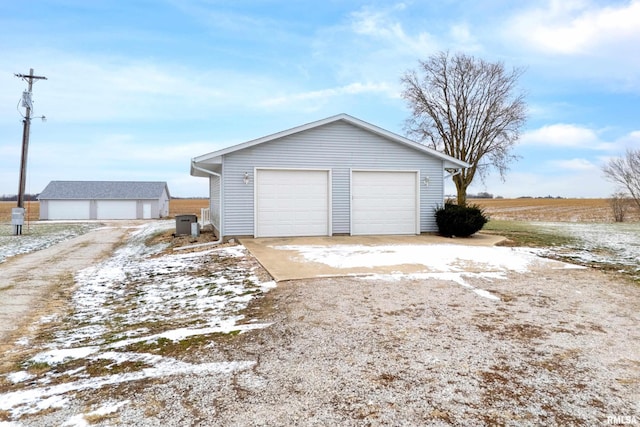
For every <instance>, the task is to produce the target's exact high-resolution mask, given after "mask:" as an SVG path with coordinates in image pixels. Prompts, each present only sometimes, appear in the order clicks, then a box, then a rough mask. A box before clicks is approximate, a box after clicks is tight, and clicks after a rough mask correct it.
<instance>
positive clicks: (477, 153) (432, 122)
mask: <svg viewBox="0 0 640 427" xmlns="http://www.w3.org/2000/svg"><path fill="white" fill-rule="evenodd" d="M522 73H523V70H522V69H517V68H514V69H513V70H512V71H510V72H507V71H506V70H505V67H504V65H503V64H502V63H491V62H487V61H484V60H482V59H476V58H474V57H473V56H468V55H465V54H455V55H450V54H449V53H448V52H440V53H438V54H436V55H433V56H431V57H430V58H429V59H428V60H426V61H420V66H419V68H418V70H417V71H416V70H409V71H407V72H405V74H404V75H403V76H402V79H401V81H402V84H403V86H404V90H403V92H402V97H403V98H404V99H405V100H406V101H407V103H408V104H409V107H410V108H411V117H410V118H409V119H408V120H407V123H406V127H407V131H408V134H409V135H410V136H411V137H414V138H416V139H418V140H420V141H422V142H423V143H424V144H426V145H428V146H430V147H431V148H434V149H436V150H439V151H442V152H444V153H445V154H448V155H450V156H453V157H456V158H458V159H460V160H464V161H465V162H467V163H469V164H470V165H471V167H470V168H468V169H466V170H463V171H462V173H459V174H457V175H454V176H453V182H454V183H455V185H456V190H457V194H458V197H457V199H458V204H459V205H465V204H466V199H467V188H468V187H469V185H470V184H471V182H472V181H473V179H474V177H475V176H476V174H478V176H479V177H480V179H484V177H485V176H486V175H487V173H488V171H489V170H490V168H491V167H495V169H497V170H498V172H499V173H500V177H501V178H502V179H503V180H504V178H505V173H506V171H507V170H508V164H509V163H510V162H511V161H513V160H515V159H516V158H517V157H516V156H514V155H513V154H511V148H512V147H513V145H514V144H515V143H516V141H517V140H518V137H519V136H520V129H521V128H522V126H523V125H524V123H525V121H526V103H525V100H524V93H522V92H519V91H517V88H516V83H517V81H518V79H519V77H520V76H521V75H522ZM483 159H484V163H481V161H483Z"/></svg>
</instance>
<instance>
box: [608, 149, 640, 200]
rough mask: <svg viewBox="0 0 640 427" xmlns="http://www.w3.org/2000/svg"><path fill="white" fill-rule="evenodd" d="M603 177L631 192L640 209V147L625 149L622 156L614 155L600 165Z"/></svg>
mask: <svg viewBox="0 0 640 427" xmlns="http://www.w3.org/2000/svg"><path fill="white" fill-rule="evenodd" d="M602 172H604V175H605V177H606V178H607V179H608V180H609V181H612V182H614V183H616V184H618V185H619V186H620V187H622V188H624V189H625V191H628V192H629V194H631V198H632V199H633V200H634V201H635V202H636V205H637V206H638V208H639V209H640V149H636V150H633V149H627V152H626V154H625V156H624V157H615V158H613V159H610V160H609V162H608V163H607V164H606V165H604V166H603V167H602Z"/></svg>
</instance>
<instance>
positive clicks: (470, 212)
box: [435, 202, 489, 237]
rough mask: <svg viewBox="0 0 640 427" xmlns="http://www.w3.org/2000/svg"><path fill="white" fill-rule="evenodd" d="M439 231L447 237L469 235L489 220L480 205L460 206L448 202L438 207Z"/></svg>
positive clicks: (437, 220)
mask: <svg viewBox="0 0 640 427" xmlns="http://www.w3.org/2000/svg"><path fill="white" fill-rule="evenodd" d="M435 215H436V224H438V231H439V233H440V234H441V235H442V236H445V237H453V236H456V237H469V236H471V235H472V234H474V233H476V232H478V231H480V230H481V229H482V227H484V225H485V224H486V223H487V221H489V219H488V218H487V217H486V216H485V214H484V211H483V210H482V209H481V208H480V207H479V206H478V205H467V206H458V205H456V204H453V203H450V202H447V203H445V204H444V206H443V207H441V208H438V209H436V214H435Z"/></svg>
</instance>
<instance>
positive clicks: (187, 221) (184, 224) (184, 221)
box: [176, 215, 198, 236]
mask: <svg viewBox="0 0 640 427" xmlns="http://www.w3.org/2000/svg"><path fill="white" fill-rule="evenodd" d="M197 222H198V217H197V216H195V215H176V236H188V235H190V234H191V224H194V223H197Z"/></svg>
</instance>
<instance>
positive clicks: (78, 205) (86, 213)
mask: <svg viewBox="0 0 640 427" xmlns="http://www.w3.org/2000/svg"><path fill="white" fill-rule="evenodd" d="M90 218H91V204H90V202H89V200H50V201H49V214H48V218H47V219H90Z"/></svg>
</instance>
